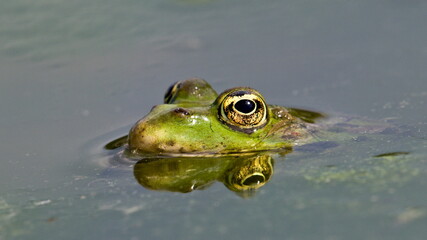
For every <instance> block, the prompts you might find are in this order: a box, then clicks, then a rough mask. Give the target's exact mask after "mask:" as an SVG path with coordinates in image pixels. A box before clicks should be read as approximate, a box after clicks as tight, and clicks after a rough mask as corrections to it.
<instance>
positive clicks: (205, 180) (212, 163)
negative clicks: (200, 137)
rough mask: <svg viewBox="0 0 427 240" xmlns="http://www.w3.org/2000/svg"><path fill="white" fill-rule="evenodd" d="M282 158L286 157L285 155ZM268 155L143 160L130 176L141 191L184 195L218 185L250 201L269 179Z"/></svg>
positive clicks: (136, 165) (269, 164)
mask: <svg viewBox="0 0 427 240" xmlns="http://www.w3.org/2000/svg"><path fill="white" fill-rule="evenodd" d="M285 154H286V153H285ZM273 172H274V170H273V159H272V157H271V155H270V154H266V153H264V154H252V155H247V156H224V157H169V158H161V157H158V158H146V159H141V160H140V161H138V162H137V163H136V164H135V166H134V176H135V179H136V180H137V182H138V183H139V184H140V185H141V186H143V187H144V188H147V189H150V190H157V191H170V192H181V193H188V192H191V191H194V190H203V189H206V188H208V187H209V186H211V185H212V184H213V183H214V182H222V183H223V184H224V185H225V186H226V187H227V188H228V189H229V190H231V191H233V192H235V193H236V194H237V195H239V196H241V197H250V196H253V195H254V194H255V193H256V190H257V189H259V188H261V187H262V186H264V185H265V184H266V183H267V182H269V181H270V179H271V177H272V175H273Z"/></svg>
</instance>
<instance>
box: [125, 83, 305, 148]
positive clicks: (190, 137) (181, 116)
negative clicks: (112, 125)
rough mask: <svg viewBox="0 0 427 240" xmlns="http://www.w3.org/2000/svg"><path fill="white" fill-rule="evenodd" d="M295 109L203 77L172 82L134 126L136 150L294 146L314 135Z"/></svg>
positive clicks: (131, 136) (130, 143)
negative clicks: (217, 88)
mask: <svg viewBox="0 0 427 240" xmlns="http://www.w3.org/2000/svg"><path fill="white" fill-rule="evenodd" d="M294 112H295V111H292V109H287V108H285V107H281V106H275V105H268V104H267V103H266V102H265V100H264V98H263V96H262V95H261V94H260V93H259V92H258V91H256V90H254V89H252V88H247V87H240V88H232V89H228V90H226V91H224V92H223V93H221V94H219V95H218V94H217V93H216V92H215V90H213V89H212V87H211V86H210V85H209V84H208V83H207V82H206V81H205V80H203V79H198V78H193V79H188V80H184V81H180V82H177V83H175V84H173V85H172V86H171V87H170V88H169V90H168V91H167V92H166V94H165V100H164V104H161V105H157V106H155V107H153V109H152V110H151V111H150V112H149V113H148V114H147V115H146V116H145V117H144V118H142V119H141V120H139V121H138V122H137V123H136V124H135V125H134V126H133V127H132V129H131V130H130V132H129V135H128V138H127V140H128V149H129V151H130V152H131V153H132V154H138V155H144V154H160V155H186V154H188V155H215V154H232V153H244V152H257V151H266V150H275V149H284V148H285V149H286V148H291V147H292V146H294V145H298V144H301V143H305V142H306V140H307V139H309V138H310V136H311V134H310V130H309V129H310V127H309V123H307V122H306V121H304V120H303V119H301V118H300V117H298V116H295V115H294V114H293V113H294Z"/></svg>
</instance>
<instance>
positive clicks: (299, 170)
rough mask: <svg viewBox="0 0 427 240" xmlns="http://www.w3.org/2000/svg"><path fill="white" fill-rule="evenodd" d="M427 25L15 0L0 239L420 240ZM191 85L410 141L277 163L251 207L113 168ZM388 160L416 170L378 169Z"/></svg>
mask: <svg viewBox="0 0 427 240" xmlns="http://www.w3.org/2000/svg"><path fill="white" fill-rule="evenodd" d="M426 11H427V4H426V3H425V2H424V1H416V0H413V1H395V0H382V1H375V2H373V1H367V0H362V1H361V0H357V1H356V0H354V1H353V0H347V1H336V0H324V1H301V0H298V1H296V0H290V1H278V0H277V1H276V0H272V1H267V2H265V1H264V2H262V3H261V2H259V1H255V0H245V1H243V0H231V1H222V0H211V1H196V0H194V1H185V0H160V1H159V0H156V1H154V0H146V1H132V0H126V1H121V2H120V3H117V2H115V1H99V0H91V1H89V2H88V1H72V2H71V1H63V0H59V1H52V0H41V1H37V2H34V1H24V0H15V1H3V2H2V3H0V13H1V14H0V20H1V21H0V22H1V23H0V42H1V43H2V44H1V46H0V78H1V81H0V82H1V85H0V86H1V88H0V109H1V110H2V117H1V118H0V136H1V138H2V144H1V146H0V149H1V152H2V160H1V162H0V164H1V168H0V193H1V195H0V239H46V238H60V239H77V238H81V239H93V238H105V239H117V238H126V239H171V238H174V239H200V238H204V239H218V238H225V237H226V238H229V239H231V238H233V239H278V238H280V239H282V238H283V236H286V237H287V239H422V238H423V237H424V236H425V235H426V234H427V231H426V229H425V225H426V223H427V205H426V203H425V199H426V198H427V195H426V191H425V189H426V185H427V165H426V159H427V158H426V157H427V149H426V148H427V142H426V131H427V117H426V116H427V115H426V102H427V81H426V78H427V70H426V68H425V66H426V63H427V45H426V42H427V30H426V28H425V22H426V21H427V15H426V14H425V13H426ZM194 76H198V77H203V78H205V79H207V80H208V81H209V82H211V84H212V85H213V86H214V87H215V88H216V89H217V90H218V91H222V90H224V89H226V88H229V87H234V86H251V87H253V88H256V89H258V90H259V91H260V92H261V93H263V95H264V96H265V97H266V99H267V101H268V102H269V103H274V104H281V105H287V106H293V107H304V108H308V109H314V110H318V111H321V112H326V113H329V114H330V115H332V116H339V115H341V114H346V115H352V116H360V117H364V118H369V119H377V120H380V121H381V120H384V119H388V120H389V121H393V123H394V124H396V125H397V126H400V127H401V129H406V130H407V131H406V130H405V131H403V132H406V133H407V134H400V135H399V134H397V133H390V134H388V135H382V136H379V135H375V137H374V138H373V140H371V141H367V142H363V141H357V140H358V139H357V138H355V141H354V142H351V141H350V142H345V143H342V144H340V145H339V147H338V148H331V149H328V150H325V151H321V152H318V151H310V149H308V150H307V149H306V151H295V152H293V153H290V154H288V155H286V157H276V158H275V166H274V168H275V173H274V176H273V177H272V179H271V181H270V182H269V183H267V184H266V185H265V186H264V187H262V188H261V189H260V190H259V191H258V192H257V193H256V194H254V195H253V196H252V197H250V198H242V197H241V196H239V195H237V194H235V193H233V192H231V191H229V190H228V189H227V188H226V187H224V185H223V184H222V183H220V182H216V183H214V184H213V185H211V186H210V187H209V188H206V189H205V190H196V191H193V192H190V193H186V194H183V193H171V192H167V191H151V190H148V189H145V188H143V187H142V186H140V185H139V184H138V183H137V182H136V181H135V179H134V176H133V172H132V167H133V163H117V164H115V165H113V166H111V165H108V164H107V165H105V164H102V163H106V162H107V163H108V161H106V160H108V159H109V157H110V155H108V153H106V152H105V151H103V150H102V146H103V145H104V144H105V143H107V142H108V141H110V140H112V139H114V138H115V137H118V136H120V135H122V134H126V132H127V129H128V128H129V127H130V125H131V124H133V123H134V122H135V121H136V120H138V119H139V118H140V117H142V116H143V115H145V114H146V113H147V112H148V111H149V109H150V108H151V106H153V105H155V104H159V103H160V102H161V101H162V97H163V93H164V91H166V89H167V87H168V86H169V84H171V83H172V82H174V81H177V80H182V79H185V78H189V77H194ZM409 133H410V134H409ZM359 140H360V139H359ZM390 152H408V153H409V154H398V155H396V156H386V157H374V156H376V155H379V154H384V153H390Z"/></svg>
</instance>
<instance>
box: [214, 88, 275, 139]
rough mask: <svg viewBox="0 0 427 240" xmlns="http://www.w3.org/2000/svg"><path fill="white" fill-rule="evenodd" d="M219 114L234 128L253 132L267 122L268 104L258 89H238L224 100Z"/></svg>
mask: <svg viewBox="0 0 427 240" xmlns="http://www.w3.org/2000/svg"><path fill="white" fill-rule="evenodd" d="M219 115H220V118H221V120H222V121H223V122H224V123H226V124H227V125H229V126H230V127H231V128H232V129H234V130H237V131H242V132H245V133H252V132H253V131H254V130H255V129H257V128H260V127H263V126H264V125H265V124H266V123H267V106H266V104H265V101H264V99H263V98H262V96H261V94H259V93H258V92H257V91H255V90H253V89H250V88H245V89H243V90H239V89H236V90H235V91H231V92H229V93H228V94H227V95H226V96H225V97H224V99H223V100H222V102H221V104H220V109H219Z"/></svg>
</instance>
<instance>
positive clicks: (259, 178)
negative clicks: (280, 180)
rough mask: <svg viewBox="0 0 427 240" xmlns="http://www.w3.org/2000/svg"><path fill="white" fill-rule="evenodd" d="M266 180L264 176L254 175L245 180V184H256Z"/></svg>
mask: <svg viewBox="0 0 427 240" xmlns="http://www.w3.org/2000/svg"><path fill="white" fill-rule="evenodd" d="M264 181H265V178H264V176H259V175H254V176H250V177H248V178H247V179H245V181H243V183H242V184H243V185H245V186H255V185H258V184H260V183H263V182H264Z"/></svg>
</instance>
